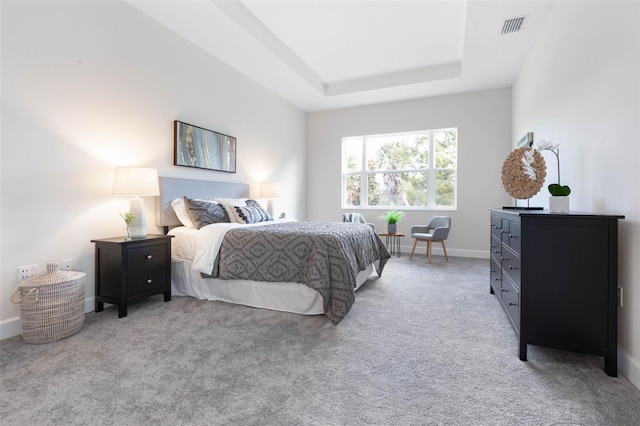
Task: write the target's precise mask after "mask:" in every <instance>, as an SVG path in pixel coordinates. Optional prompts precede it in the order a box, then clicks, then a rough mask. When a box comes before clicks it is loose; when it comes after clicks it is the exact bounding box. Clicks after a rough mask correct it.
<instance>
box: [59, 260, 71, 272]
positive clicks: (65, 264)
mask: <svg viewBox="0 0 640 426" xmlns="http://www.w3.org/2000/svg"><path fill="white" fill-rule="evenodd" d="M72 260H73V259H62V268H61V269H62V270H63V271H70V270H71V261H72Z"/></svg>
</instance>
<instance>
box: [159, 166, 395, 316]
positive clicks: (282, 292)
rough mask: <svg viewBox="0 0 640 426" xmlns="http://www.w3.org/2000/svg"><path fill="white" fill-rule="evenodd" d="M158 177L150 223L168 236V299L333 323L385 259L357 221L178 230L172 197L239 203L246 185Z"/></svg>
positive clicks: (223, 225)
mask: <svg viewBox="0 0 640 426" xmlns="http://www.w3.org/2000/svg"><path fill="white" fill-rule="evenodd" d="M159 182H160V196H159V197H158V198H157V224H158V225H159V226H161V227H163V228H164V229H165V233H168V234H170V235H173V236H174V238H173V241H172V268H171V269H172V272H171V275H172V277H171V292H172V295H175V296H191V297H196V298H199V299H208V300H220V301H225V302H231V303H237V304H242V305H246V306H252V307H258V308H266V309H273V310H278V311H285V312H293V313H298V314H305V315H318V314H325V315H326V316H327V317H328V318H329V319H330V320H331V322H332V323H334V324H337V323H339V322H340V320H342V318H344V316H345V315H346V314H347V313H348V312H349V310H350V308H351V306H352V305H353V303H354V301H355V291H356V290H357V289H358V288H359V287H360V286H361V285H362V284H363V283H364V282H365V281H366V280H367V279H369V278H371V277H375V276H380V274H381V273H382V271H383V269H384V266H385V263H386V262H387V260H388V259H389V258H390V255H389V252H388V251H387V249H386V248H385V246H384V244H383V243H382V241H381V240H380V238H379V237H378V235H377V234H376V233H375V232H374V231H373V230H372V229H371V227H370V226H368V225H365V224H355V223H343V222H298V221H294V220H271V221H258V222H257V223H252V224H239V223H226V222H223V223H214V224H210V225H206V226H202V227H200V229H195V228H191V227H185V226H183V224H182V223H181V221H180V219H179V218H178V216H177V215H176V211H175V210H174V207H173V206H172V202H174V201H175V200H180V199H183V197H188V198H189V199H192V200H212V199H214V198H217V199H219V202H220V203H221V204H222V203H225V202H227V201H225V200H238V199H244V200H246V199H247V198H249V185H247V184H241V183H229V182H211V181H201V180H192V179H179V178H168V177H160V178H159ZM185 200H186V199H185ZM229 202H231V201H229ZM243 209H244V208H243ZM238 210H240V209H238ZM227 211H228V212H229V209H228V208H227ZM230 213H231V212H230ZM230 217H231V216H230Z"/></svg>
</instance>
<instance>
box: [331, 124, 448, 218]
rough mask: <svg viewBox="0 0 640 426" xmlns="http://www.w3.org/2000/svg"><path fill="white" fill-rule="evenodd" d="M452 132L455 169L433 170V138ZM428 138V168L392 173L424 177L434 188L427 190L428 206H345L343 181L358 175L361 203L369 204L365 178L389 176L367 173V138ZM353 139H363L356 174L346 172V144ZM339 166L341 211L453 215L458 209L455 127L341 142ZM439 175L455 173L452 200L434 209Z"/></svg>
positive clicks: (362, 137)
mask: <svg viewBox="0 0 640 426" xmlns="http://www.w3.org/2000/svg"><path fill="white" fill-rule="evenodd" d="M451 130H453V131H455V132H456V167H446V168H435V167H434V165H435V159H436V152H435V143H434V135H435V134H436V133H438V132H442V131H451ZM422 134H427V135H428V137H429V164H428V167H427V168H426V169H399V170H394V171H393V172H394V173H404V172H409V173H427V180H428V182H433V184H431V185H428V186H427V202H428V203H429V205H426V206H370V205H368V204H367V205H362V204H361V205H359V206H352V205H348V204H347V203H346V194H345V190H346V177H347V176H352V175H357V174H360V188H361V189H360V200H361V201H362V200H366V201H367V202H368V200H369V198H368V197H369V194H368V191H369V188H368V185H367V176H368V175H370V174H376V173H388V172H389V170H367V167H366V161H367V139H370V138H378V137H394V136H406V135H422ZM353 139H362V140H363V143H362V154H361V161H362V164H361V165H360V171H359V172H349V171H346V170H345V165H346V161H345V159H346V142H347V141H350V140H353ZM341 148H342V162H341V166H340V168H341V174H342V178H341V186H342V187H341V189H340V198H341V201H340V204H341V208H342V209H359V210H389V209H397V210H434V211H438V210H448V211H456V210H457V207H458V128H457V127H448V128H442V129H431V130H418V131H411V132H397V133H381V134H374V135H364V136H347V137H343V138H342V147H341ZM438 171H453V172H454V173H455V183H454V192H455V195H454V200H453V205H452V206H436V205H435V204H436V185H435V182H436V172H438Z"/></svg>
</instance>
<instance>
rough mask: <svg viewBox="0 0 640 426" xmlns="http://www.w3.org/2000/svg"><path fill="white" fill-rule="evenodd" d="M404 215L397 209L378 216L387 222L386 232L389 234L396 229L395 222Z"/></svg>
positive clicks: (393, 232)
mask: <svg viewBox="0 0 640 426" xmlns="http://www.w3.org/2000/svg"><path fill="white" fill-rule="evenodd" d="M403 217H404V212H401V211H398V210H390V211H388V212H386V213H385V214H383V215H382V216H380V219H382V220H384V221H386V222H387V232H388V233H389V234H395V233H396V231H397V230H398V229H397V223H398V221H400V219H402V218H403Z"/></svg>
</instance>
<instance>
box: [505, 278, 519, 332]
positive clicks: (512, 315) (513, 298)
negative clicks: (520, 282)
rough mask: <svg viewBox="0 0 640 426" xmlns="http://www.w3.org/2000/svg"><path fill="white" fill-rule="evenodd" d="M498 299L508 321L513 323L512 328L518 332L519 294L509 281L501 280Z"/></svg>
mask: <svg viewBox="0 0 640 426" xmlns="http://www.w3.org/2000/svg"><path fill="white" fill-rule="evenodd" d="M500 293H501V295H500V298H501V299H502V304H503V305H504V309H505V310H506V311H507V315H509V319H510V320H511V322H512V323H513V326H514V328H515V329H516V330H517V331H518V333H519V332H520V292H518V290H517V289H516V288H515V287H514V285H513V283H512V282H511V281H510V280H509V279H503V280H502V290H500Z"/></svg>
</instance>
